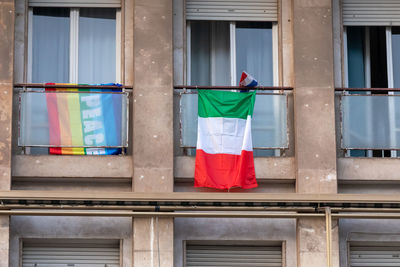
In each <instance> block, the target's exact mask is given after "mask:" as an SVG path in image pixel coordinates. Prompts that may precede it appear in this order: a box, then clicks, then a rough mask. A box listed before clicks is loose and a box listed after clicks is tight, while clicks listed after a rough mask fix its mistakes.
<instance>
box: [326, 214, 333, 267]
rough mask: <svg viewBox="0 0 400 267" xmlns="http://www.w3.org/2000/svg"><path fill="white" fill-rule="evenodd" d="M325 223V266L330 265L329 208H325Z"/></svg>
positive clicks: (330, 225)
mask: <svg viewBox="0 0 400 267" xmlns="http://www.w3.org/2000/svg"><path fill="white" fill-rule="evenodd" d="M325 223H326V225H325V226H326V259H327V260H326V262H327V267H332V217H331V209H330V208H329V207H326V208H325Z"/></svg>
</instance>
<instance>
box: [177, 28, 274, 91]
mask: <svg viewBox="0 0 400 267" xmlns="http://www.w3.org/2000/svg"><path fill="white" fill-rule="evenodd" d="M191 21H192V20H186V62H185V63H186V69H185V72H186V75H184V81H185V84H187V85H192V84H191V56H190V55H191ZM206 21H210V22H211V21H214V20H206ZM236 22H237V21H229V37H230V38H229V39H230V40H229V44H230V51H229V54H230V73H231V75H230V85H231V86H235V85H237V83H238V82H237V81H238V80H239V78H240V77H236ZM271 23H272V70H273V75H272V76H273V85H272V86H279V60H278V58H279V57H278V54H279V47H278V23H277V22H276V21H274V22H271ZM213 52H214V51H211V53H213ZM211 68H212V65H211ZM211 73H214V72H213V71H211ZM212 80H213V77H211V84H213V81H212ZM200 85H201V84H200ZM274 92H275V93H276V92H279V90H278V91H274Z"/></svg>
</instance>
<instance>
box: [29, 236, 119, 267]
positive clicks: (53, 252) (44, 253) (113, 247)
mask: <svg viewBox="0 0 400 267" xmlns="http://www.w3.org/2000/svg"><path fill="white" fill-rule="evenodd" d="M117 246H118V245H117V244H116V243H115V241H113V242H110V243H109V244H107V243H101V244H98V243H97V244H96V243H93V242H91V243H84V242H82V243H68V242H64V243H57V244H53V243H49V244H44V243H37V244H30V243H28V244H26V245H25V244H24V246H23V250H22V267H31V266H37V267H47V266H52V267H58V266H60V267H61V266H67V265H68V264H74V266H75V267H97V266H102V267H103V266H106V265H107V267H117V266H119V263H120V251H119V247H117Z"/></svg>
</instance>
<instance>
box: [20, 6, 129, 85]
mask: <svg viewBox="0 0 400 267" xmlns="http://www.w3.org/2000/svg"><path fill="white" fill-rule="evenodd" d="M46 7H54V6H52V5H49V6H46ZM33 8H34V7H32V6H29V7H28V21H27V24H28V43H27V47H28V48H27V64H26V65H25V67H26V68H27V69H26V70H25V73H26V81H27V82H28V83H31V82H32V68H33V63H32V56H33V47H32V38H33V28H32V25H33ZM54 8H58V7H54ZM66 8H69V12H70V17H69V23H70V32H69V34H70V43H69V81H68V82H69V83H78V73H79V72H78V71H79V70H78V66H79V62H78V60H79V11H80V8H79V7H66ZM82 8H86V7H82ZM89 8H102V7H89ZM114 9H115V12H116V13H115V15H116V16H115V18H116V21H115V24H116V34H115V47H116V49H115V50H116V51H115V82H116V83H122V66H121V62H122V49H121V40H122V31H121V21H122V20H121V8H114Z"/></svg>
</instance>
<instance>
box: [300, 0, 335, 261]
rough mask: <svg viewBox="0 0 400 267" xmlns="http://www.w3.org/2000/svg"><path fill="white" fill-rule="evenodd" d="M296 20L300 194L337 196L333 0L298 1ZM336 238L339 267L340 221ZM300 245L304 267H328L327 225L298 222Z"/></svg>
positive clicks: (306, 221)
mask: <svg viewBox="0 0 400 267" xmlns="http://www.w3.org/2000/svg"><path fill="white" fill-rule="evenodd" d="M293 17H294V22H293V23H294V24H293V25H294V29H293V34H294V39H293V40H294V44H293V47H294V73H295V79H294V81H295V83H294V87H295V88H294V118H295V119H294V124H295V145H296V152H295V155H296V167H297V173H296V182H297V192H298V193H336V192H337V174H336V136H335V105H334V75H333V70H334V69H333V27H332V0H322V1H315V0H293ZM305 66H306V67H305ZM317 125H318V127H316V126H317ZM332 237H333V242H332V243H333V247H332V250H333V266H338V259H339V255H338V254H339V250H338V232H337V224H336V222H333V232H332ZM297 244H298V247H297V257H298V266H301V267H303V266H304V267H305V266H307V267H310V266H315V267H317V266H318V267H319V266H326V263H327V255H326V231H325V220H324V219H314V218H301V219H298V220H297Z"/></svg>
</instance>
